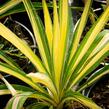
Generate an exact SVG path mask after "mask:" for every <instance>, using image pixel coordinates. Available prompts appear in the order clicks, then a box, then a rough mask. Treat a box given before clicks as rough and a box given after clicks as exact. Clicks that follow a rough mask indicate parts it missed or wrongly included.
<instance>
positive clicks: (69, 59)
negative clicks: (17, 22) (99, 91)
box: [0, 0, 109, 109]
mask: <svg viewBox="0 0 109 109" xmlns="http://www.w3.org/2000/svg"><path fill="white" fill-rule="evenodd" d="M12 1H13V0H12ZM20 2H23V4H24V6H25V9H26V12H27V14H28V16H29V19H30V22H31V25H32V28H33V32H34V35H35V38H36V41H37V45H38V48H39V52H40V56H41V59H40V58H39V57H38V56H37V54H34V52H33V51H32V50H31V49H30V47H29V46H28V45H27V44H26V43H25V42H23V41H22V40H21V39H20V38H18V37H17V36H16V35H15V34H14V33H13V32H12V31H10V30H9V29H8V28H7V27H6V26H4V25H3V24H2V23H0V35H1V36H2V37H3V38H5V39H6V40H8V41H9V42H11V43H12V44H13V45H14V46H15V47H17V48H18V49H19V50H20V51H21V52H22V53H23V54H24V55H25V56H26V57H28V58H29V60H30V61H31V62H32V63H33V65H34V66H35V68H36V71H37V72H31V73H29V74H26V73H25V72H24V71H23V70H22V69H21V68H19V66H18V65H17V64H15V62H14V61H12V59H11V58H6V57H7V56H6V55H5V54H4V53H3V51H0V58H1V59H2V60H3V61H1V62H0V71H1V72H4V73H7V74H10V75H12V76H14V77H16V78H18V79H20V80H22V81H23V82H25V83H27V84H28V85H29V86H30V87H29V86H23V85H17V84H16V85H11V84H9V83H8V82H7V81H6V79H5V78H4V77H3V76H2V75H0V78H1V79H2V80H3V81H4V83H5V84H6V86H5V85H0V95H5V94H12V96H13V97H12V98H11V99H10V100H9V102H8V103H7V105H6V109H21V108H22V107H23V104H24V102H25V101H26V100H27V99H28V98H35V99H37V100H38V101H37V104H32V107H31V105H30V106H29V108H31V109H32V108H35V109H43V108H44V107H48V108H49V109H54V108H56V109H61V108H63V106H64V104H65V103H67V102H68V101H70V100H73V101H78V102H80V103H81V104H83V105H85V106H86V107H88V108H91V109H101V108H100V107H99V106H97V105H96V104H95V103H94V102H93V101H92V100H90V99H89V98H87V97H85V96H83V95H82V94H81V91H82V90H83V89H85V88H87V87H89V86H90V85H91V84H93V83H94V82H95V81H96V80H98V79H99V78H100V77H102V76H103V75H105V74H107V73H108V72H109V66H104V67H103V68H101V69H99V70H98V71H95V72H94V73H93V75H92V76H91V77H90V78H89V79H88V80H87V81H86V82H84V83H83V84H81V85H79V83H80V82H81V81H83V79H84V78H85V77H86V76H88V75H89V74H91V73H92V71H94V70H95V69H96V68H97V66H99V64H100V63H101V61H102V60H103V59H104V58H105V57H106V56H108V55H109V38H108V37H109V30H102V29H103V27H104V26H105V24H106V22H107V21H108V17H109V7H107V8H106V10H105V11H104V12H103V14H102V15H101V16H100V18H98V20H97V21H96V22H95V23H94V24H93V25H92V27H91V28H90V30H89V31H88V32H87V33H86V35H85V36H84V39H83V40H82V41H80V39H81V35H82V33H83V30H84V28H85V25H86V22H87V19H88V14H89V10H90V7H91V3H92V0H88V1H87V2H86V4H85V7H84V11H83V14H82V16H81V19H80V21H79V23H78V24H77V27H74V25H73V24H72V17H71V11H70V7H69V6H68V0H60V1H59V2H58V6H59V8H57V4H56V0H53V18H52V19H51V17H50V13H49V10H48V8H47V4H46V1H45V0H42V5H43V13H44V25H43V23H42V21H41V19H40V17H39V16H38V14H37V13H36V12H35V10H34V7H33V5H32V2H31V1H30V0H21V1H20ZM6 10H7V9H6ZM52 20H53V22H52Z"/></svg>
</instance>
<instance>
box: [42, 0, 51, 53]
mask: <svg viewBox="0 0 109 109" xmlns="http://www.w3.org/2000/svg"><path fill="white" fill-rule="evenodd" d="M42 4H43V12H44V19H45V20H44V22H45V31H46V36H47V40H48V44H49V49H50V51H51V53H52V39H53V28H52V21H51V18H50V13H49V11H48V8H47V3H46V1H45V0H42Z"/></svg>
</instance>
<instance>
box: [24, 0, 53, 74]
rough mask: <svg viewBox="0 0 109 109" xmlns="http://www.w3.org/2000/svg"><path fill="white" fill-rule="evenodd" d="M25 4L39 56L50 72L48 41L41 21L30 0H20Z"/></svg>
mask: <svg viewBox="0 0 109 109" xmlns="http://www.w3.org/2000/svg"><path fill="white" fill-rule="evenodd" d="M22 1H23V3H24V6H25V9H26V11H27V14H28V16H29V19H30V22H31V25H32V28H33V31H34V35H35V38H36V41H37V44H38V47H39V52H40V55H41V58H42V60H43V62H44V64H45V67H46V69H47V71H48V73H49V74H50V73H51V72H50V70H51V55H50V50H49V46H48V41H47V37H46V35H45V31H44V27H43V24H42V22H41V19H40V18H39V16H38V15H37V13H36V12H35V10H34V7H33V5H32V2H31V1H30V0H22Z"/></svg>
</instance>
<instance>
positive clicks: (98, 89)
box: [90, 75, 109, 109]
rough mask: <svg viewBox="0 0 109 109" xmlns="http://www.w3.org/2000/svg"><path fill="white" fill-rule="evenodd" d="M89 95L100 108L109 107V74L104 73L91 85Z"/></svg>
mask: <svg viewBox="0 0 109 109" xmlns="http://www.w3.org/2000/svg"><path fill="white" fill-rule="evenodd" d="M90 97H91V98H92V100H93V101H94V102H95V103H96V104H98V105H99V106H101V107H102V109H109V75H106V76H105V77H104V78H102V79H101V80H100V81H99V82H98V83H97V84H96V85H95V86H94V87H93V90H92V91H91V94H90Z"/></svg>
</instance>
